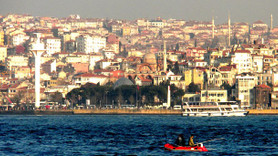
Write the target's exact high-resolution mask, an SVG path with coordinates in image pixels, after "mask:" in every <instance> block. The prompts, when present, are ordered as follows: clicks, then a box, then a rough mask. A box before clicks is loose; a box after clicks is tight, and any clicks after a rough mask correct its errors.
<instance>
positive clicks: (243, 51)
mask: <svg viewBox="0 0 278 156" xmlns="http://www.w3.org/2000/svg"><path fill="white" fill-rule="evenodd" d="M235 53H250V51H249V50H236V51H235Z"/></svg>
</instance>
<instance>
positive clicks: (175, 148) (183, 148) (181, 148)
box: [164, 144, 208, 152]
mask: <svg viewBox="0 0 278 156" xmlns="http://www.w3.org/2000/svg"><path fill="white" fill-rule="evenodd" d="M164 148H165V149H167V150H170V151H192V152H207V151H208V150H207V149H206V147H205V146H203V145H201V146H194V147H191V146H175V145H172V144H165V145H164Z"/></svg>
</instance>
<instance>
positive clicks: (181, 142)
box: [175, 134, 185, 146]
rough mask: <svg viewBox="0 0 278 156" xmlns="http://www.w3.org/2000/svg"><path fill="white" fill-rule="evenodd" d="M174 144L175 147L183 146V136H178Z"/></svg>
mask: <svg viewBox="0 0 278 156" xmlns="http://www.w3.org/2000/svg"><path fill="white" fill-rule="evenodd" d="M175 144H176V145H177V146H185V139H184V136H183V134H179V136H178V138H177V139H176V142H175Z"/></svg>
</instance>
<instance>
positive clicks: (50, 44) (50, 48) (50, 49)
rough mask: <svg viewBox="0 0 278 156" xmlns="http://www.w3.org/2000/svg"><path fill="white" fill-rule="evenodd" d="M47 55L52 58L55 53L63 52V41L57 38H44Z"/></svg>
mask: <svg viewBox="0 0 278 156" xmlns="http://www.w3.org/2000/svg"><path fill="white" fill-rule="evenodd" d="M43 42H44V44H45V49H46V53H47V55H49V56H51V55H53V54H54V53H57V52H61V39H60V38H56V37H46V38H43Z"/></svg>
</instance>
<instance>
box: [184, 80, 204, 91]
mask: <svg viewBox="0 0 278 156" xmlns="http://www.w3.org/2000/svg"><path fill="white" fill-rule="evenodd" d="M187 91H188V92H190V93H195V92H200V91H201V89H200V88H199V86H198V85H196V84H194V83H193V82H191V83H190V84H189V85H188V89H187Z"/></svg>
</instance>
